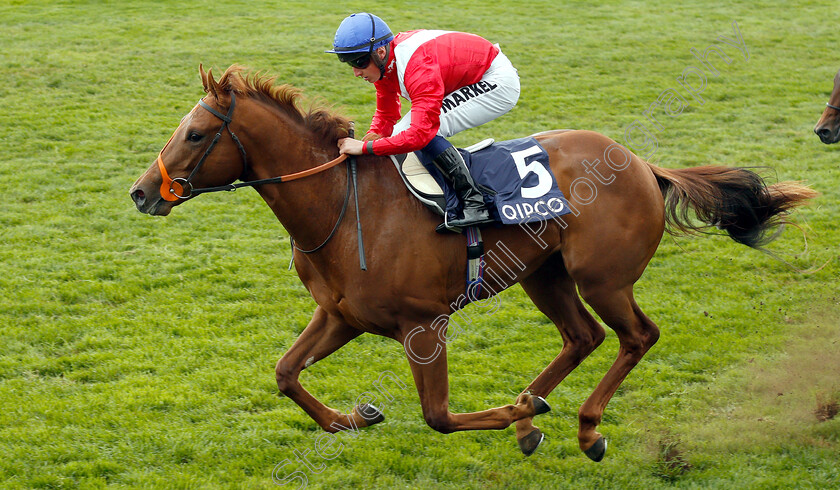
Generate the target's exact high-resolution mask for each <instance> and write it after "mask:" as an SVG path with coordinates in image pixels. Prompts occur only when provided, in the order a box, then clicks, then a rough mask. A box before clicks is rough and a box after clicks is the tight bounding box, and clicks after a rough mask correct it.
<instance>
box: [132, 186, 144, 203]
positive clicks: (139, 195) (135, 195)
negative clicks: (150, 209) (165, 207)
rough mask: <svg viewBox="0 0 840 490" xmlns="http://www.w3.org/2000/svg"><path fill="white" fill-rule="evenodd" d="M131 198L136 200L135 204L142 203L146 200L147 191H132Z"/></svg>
mask: <svg viewBox="0 0 840 490" xmlns="http://www.w3.org/2000/svg"><path fill="white" fill-rule="evenodd" d="M131 199H132V200H133V201H134V203H135V204H137V205H138V206H139V205H142V204H143V202H145V201H146V193H144V192H143V191H142V190H140V189H137V190H136V191H134V192H132V193H131Z"/></svg>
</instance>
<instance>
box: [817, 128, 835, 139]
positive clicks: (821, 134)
mask: <svg viewBox="0 0 840 490" xmlns="http://www.w3.org/2000/svg"><path fill="white" fill-rule="evenodd" d="M814 132H815V133H817V136H819V137H820V138H827V137H828V135H830V134H831V131H829V130H828V128H817V129H815V130H814Z"/></svg>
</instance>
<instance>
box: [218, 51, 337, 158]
mask: <svg viewBox="0 0 840 490" xmlns="http://www.w3.org/2000/svg"><path fill="white" fill-rule="evenodd" d="M202 77H203V78H204V75H202ZM212 79H213V78H212V75H211V74H210V71H209V70H208V72H207V76H206V78H204V80H205V88H207V86H208V82H207V81H208V80H210V81H211V84H212ZM276 79H277V77H275V76H269V75H266V74H263V73H256V72H248V71H247V70H246V69H245V68H244V67H242V66H239V65H231V66H230V67H229V68H228V69H227V70H225V72H224V74H222V77H221V78H220V79H219V82H218V84H217V85H218V88H220V89H221V90H225V91H233V92H235V93H236V94H237V95H244V96H247V97H255V98H259V99H262V100H264V101H266V102H269V103H272V104H273V105H275V106H276V107H277V108H278V109H280V110H281V111H283V112H284V113H285V114H287V115H288V116H289V117H290V118H292V120H294V121H296V122H298V123H299V124H301V125H303V126H304V127H305V128H306V129H308V130H309V131H311V132H312V133H314V134H316V135H319V136H321V137H322V138H323V139H324V140H325V141H328V142H335V141H337V140H338V139H339V138H344V137H346V136H347V135H348V128H349V127H350V122H349V120H348V119H347V118H346V117H344V116H341V115H338V114H335V113H334V112H332V111H331V110H330V109H329V108H328V107H327V106H326V105H325V104H324V103H322V102H315V103H313V102H311V101H310V104H311V105H310V107H309V109H307V110H304V109H302V108H301V107H300V106H301V100H302V98H303V97H302V92H301V90H300V89H298V88H296V87H293V86H291V85H288V84H282V85H275V81H276Z"/></svg>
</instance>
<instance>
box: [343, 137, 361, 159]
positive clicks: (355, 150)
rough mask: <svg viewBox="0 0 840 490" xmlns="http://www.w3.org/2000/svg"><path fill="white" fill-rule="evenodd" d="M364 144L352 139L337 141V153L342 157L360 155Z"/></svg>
mask: <svg viewBox="0 0 840 490" xmlns="http://www.w3.org/2000/svg"><path fill="white" fill-rule="evenodd" d="M363 146H364V143H362V142H361V141H359V140H356V139H353V138H341V139H340V140H338V151H339V153H342V154H344V155H361V154H362V147H363Z"/></svg>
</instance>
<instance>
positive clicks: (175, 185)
mask: <svg viewBox="0 0 840 490" xmlns="http://www.w3.org/2000/svg"><path fill="white" fill-rule="evenodd" d="M198 105H200V106H201V107H203V108H204V109H206V110H207V111H209V112H210V113H211V114H213V115H214V116H216V117H218V118H219V119H221V120H222V127H220V128H219V131H217V132H216V136H214V137H213V141H212V142H211V143H210V146H208V147H207V149H206V150H205V151H204V154H203V155H202V156H201V159H200V160H199V161H198V164H196V166H195V168H194V169H193V170H192V172H190V175H189V176H188V177H187V178H186V179H185V178H183V177H176V178H174V179H173V178H171V177H169V173H168V172H167V171H166V167H165V166H164V164H163V151H164V150H166V147H167V146H169V143H170V142H171V141H172V138H174V137H175V133H173V134H172V136H170V137H169V141H167V142H166V145H164V147H163V149H161V150H160V153H159V154H158V157H157V165H158V169H159V170H160V175H161V177H163V182H162V183H161V185H160V195H161V197H162V198H163V199H164V200H166V201H177V200H178V199H190V198H193V197H195V196H197V195H199V194H206V193H209V192H220V191H231V192H232V191H235V190H236V189H239V188H242V187H255V186H258V185H263V184H278V183H282V182H290V181H293V180H297V179H302V178H304V177H309V176H310V175H315V174H317V173H320V172H323V171H325V170H328V169H331V168H333V167H335V166H336V165H338V164H339V163H341V162H343V161H345V160H347V155H346V154H341V155H339V156H338V158H336V159H334V160H330V161H329V162H327V163H322V164H321V165H318V166H317V167H312V168H309V169H306V170H302V171H300V172H294V173H291V174H286V175H281V176H279V177H271V178H268V179H258V180H249V181H247V182H240V183H238V184H227V185H221V186H216V187H204V188H201V189H194V188H193V185H192V178H193V177H194V176H195V174H196V173H198V170H199V169H200V168H201V166H202V165H204V161H205V160H206V159H207V157H208V156H209V155H210V152H211V151H213V148H214V147H215V146H216V143H218V142H219V139H220V138H221V137H222V133H223V132H224V131H225V129H227V131H228V133H230V136H231V138H233V141H234V142H235V143H236V146H237V147H238V148H239V153H240V154H241V155H242V164H243V170H242V173H243V174H244V173H245V172H246V171H247V170H248V155H247V153H245V148H244V147H243V146H242V143H241V142H240V141H239V138H237V137H236V135H235V134H234V133H233V131H231V129H230V123H231V122H232V121H233V110H234V108H235V107H236V94H235V93H234V92H231V93H230V109H228V113H227V114H226V115H225V114H222V113H221V112H219V111H217V110H215V109H213V108H212V107H210V106H209V105H207V103H206V102H204V99H201V100H199V101H198ZM175 131H176V132H177V129H176V130H175ZM350 131H351V133H352V131H353V129H352V126H351V129H350ZM351 137H352V134H351ZM352 161H353V165H352V171H351V166H348V167H347V191H346V192H345V194H344V204H342V206H341V213H339V215H338V219H337V220H336V222H335V225H334V226H333V228H332V231H330V234H329V235H327V238H326V239H324V241H323V242H321V244H320V245H318V246H317V247H315V248H313V249H311V250H304V249H302V248H300V247H298V246H297V245H296V244H295V240H294V238H292V237H291V235H289V239H290V240H291V242H292V247H294V249H295V250H297V251H299V252H301V253H305V254H310V253H313V252H317V251H318V250H321V249H322V248H324V246H325V245H326V244H327V242H329V241H330V239H331V238H332V237H333V235H335V232H336V230H338V225H340V224H341V221H342V220H343V219H344V214H345V213H346V212H347V205H348V204H349V202H350V186H351V183H352V184H353V187H354V188H355V189H356V192H355V193H354V194H355V195H356V220H357V229H358V235H359V236H358V238H359V253H360V261H361V268H362V270H367V267H366V265H365V261H364V248H363V247H364V245H362V235H361V233H362V230H361V222H360V221H358V220H359V207H358V206H359V205H358V199H359V192H358V186H357V185H356V166H355V159H352ZM292 261H294V255H293V256H292ZM289 267H290V268H291V264H289Z"/></svg>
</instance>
